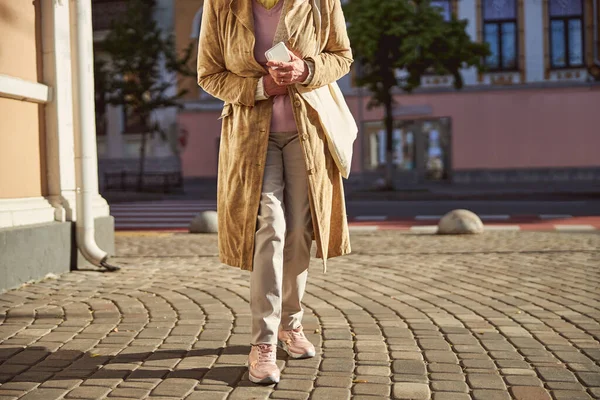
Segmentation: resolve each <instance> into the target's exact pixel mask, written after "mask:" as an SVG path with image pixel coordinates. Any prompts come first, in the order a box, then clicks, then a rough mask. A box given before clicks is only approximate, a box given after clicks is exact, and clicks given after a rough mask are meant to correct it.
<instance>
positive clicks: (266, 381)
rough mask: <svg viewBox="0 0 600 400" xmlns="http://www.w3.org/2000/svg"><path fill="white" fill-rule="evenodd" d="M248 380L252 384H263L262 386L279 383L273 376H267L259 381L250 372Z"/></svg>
mask: <svg viewBox="0 0 600 400" xmlns="http://www.w3.org/2000/svg"><path fill="white" fill-rule="evenodd" d="M248 378H249V379H250V382H252V383H258V384H262V385H272V384H274V383H279V379H278V378H274V377H272V376H267V377H266V378H263V379H258V378H255V377H254V376H252V374H251V373H250V372H248Z"/></svg>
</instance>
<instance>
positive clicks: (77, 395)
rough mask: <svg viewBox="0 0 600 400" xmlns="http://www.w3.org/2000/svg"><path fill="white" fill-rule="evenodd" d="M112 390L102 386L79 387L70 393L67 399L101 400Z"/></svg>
mask: <svg viewBox="0 0 600 400" xmlns="http://www.w3.org/2000/svg"><path fill="white" fill-rule="evenodd" d="M111 390H112V388H110V387H100V386H85V387H78V388H76V389H74V390H72V391H71V392H69V393H68V394H67V395H66V396H65V397H66V398H67V399H101V398H103V397H104V396H106V395H107V394H108V393H109V392H110V391H111Z"/></svg>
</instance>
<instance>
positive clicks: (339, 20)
mask: <svg viewBox="0 0 600 400" xmlns="http://www.w3.org/2000/svg"><path fill="white" fill-rule="evenodd" d="M328 1H329V2H330V3H332V6H331V7H330V8H329V15H328V16H327V17H329V27H330V28H329V35H328V37H327V42H326V44H325V48H324V49H323V51H322V52H321V54H319V55H317V56H315V57H309V58H308V60H311V61H312V62H313V66H314V70H313V77H312V80H311V81H310V82H309V83H307V84H305V86H306V87H307V88H319V87H321V86H325V85H327V84H329V83H332V82H335V81H337V80H338V79H340V78H341V77H342V76H344V75H346V74H347V73H348V72H349V71H350V65H351V64H352V62H353V59H352V49H351V48H350V39H349V38H348V33H347V32H346V20H345V19H344V13H343V11H342V4H341V2H340V0H328ZM324 17H325V16H324Z"/></svg>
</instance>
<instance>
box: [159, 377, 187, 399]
mask: <svg viewBox="0 0 600 400" xmlns="http://www.w3.org/2000/svg"><path fill="white" fill-rule="evenodd" d="M197 384H198V381H197V380H194V379H177V378H167V379H165V380H163V381H162V382H161V383H160V384H159V385H158V386H157V387H156V388H154V390H153V391H152V395H153V396H173V397H179V398H184V397H185V396H186V395H187V394H189V393H190V392H191V391H192V390H194V387H195V386H196V385H197Z"/></svg>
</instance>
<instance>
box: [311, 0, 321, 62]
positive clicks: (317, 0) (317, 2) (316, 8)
mask: <svg viewBox="0 0 600 400" xmlns="http://www.w3.org/2000/svg"><path fill="white" fill-rule="evenodd" d="M312 9H313V20H314V21H315V33H316V35H317V54H319V53H320V52H321V0H312Z"/></svg>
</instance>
